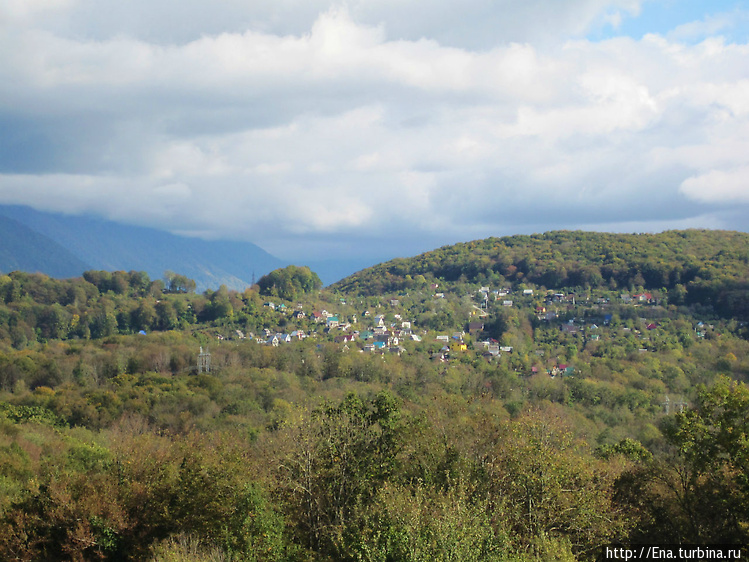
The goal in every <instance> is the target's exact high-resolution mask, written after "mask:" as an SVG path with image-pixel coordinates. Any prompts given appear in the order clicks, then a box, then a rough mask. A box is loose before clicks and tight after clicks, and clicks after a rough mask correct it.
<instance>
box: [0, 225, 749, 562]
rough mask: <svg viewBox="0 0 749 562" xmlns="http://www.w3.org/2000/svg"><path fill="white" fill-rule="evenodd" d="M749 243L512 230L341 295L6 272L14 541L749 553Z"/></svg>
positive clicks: (85, 555) (284, 550)
mask: <svg viewBox="0 0 749 562" xmlns="http://www.w3.org/2000/svg"><path fill="white" fill-rule="evenodd" d="M746 247H747V246H746V235H744V234H739V233H729V232H701V231H699V232H698V231H687V232H669V233H664V234H661V235H631V236H623V235H610V234H593V233H550V234H546V235H538V236H520V237H509V238H502V239H490V240H486V241H480V242H473V243H470V244H460V245H457V246H454V247H449V248H442V249H440V250H436V251H434V252H430V253H428V254H425V255H423V256H419V257H417V258H413V259H410V260H396V261H393V262H389V263H387V264H382V265H380V266H377V267H375V268H372V269H370V270H367V271H364V272H361V273H360V274H357V275H356V276H354V277H352V278H349V279H347V280H344V281H343V282H341V283H340V284H338V285H337V286H335V287H333V288H328V289H321V288H320V282H319V278H317V276H316V274H314V273H313V272H311V271H310V270H309V269H308V268H298V267H288V268H284V269H282V270H277V271H274V272H272V273H270V274H269V275H268V276H266V277H263V278H262V279H261V280H260V283H259V284H258V286H255V287H252V288H248V289H247V290H244V291H242V292H238V291H233V290H229V289H227V288H226V287H221V288H219V289H218V290H216V291H205V292H203V293H197V292H195V282H194V281H193V280H191V279H189V278H188V277H186V276H185V275H183V274H178V273H173V272H166V273H165V274H164V278H163V279H151V278H150V277H149V276H148V274H146V273H145V272H141V271H129V272H124V271H114V272H109V271H95V270H90V271H86V272H84V273H83V275H82V277H78V278H72V279H65V280H56V279H51V278H49V277H47V276H45V275H41V274H28V273H22V272H11V273H9V274H7V275H2V276H0V559H4V560H5V559H7V560H52V561H54V560H60V561H62V560H108V561H121V560H150V561H154V562H156V561H173V560H174V561H176V560H179V561H208V560H231V561H253V562H255V561H268V562H270V561H287V562H330V561H333V560H335V561H344V562H347V561H350V562H354V561H356V562H365V561H366V562H382V561H386V560H393V561H404V562H411V561H413V562H417V561H425V560H429V561H432V560H436V561H450V560H460V561H467V562H471V561H476V562H484V561H497V562H499V561H508V562H509V561H512V562H542V561H546V560H564V561H592V560H595V559H596V558H597V557H598V556H599V554H600V553H601V549H602V547H604V546H605V545H610V544H637V545H639V544H654V543H655V544H700V545H708V544H724V545H734V546H737V547H745V546H746V544H747V543H748V542H749V508H748V507H747V506H749V487H748V486H747V482H749V472H748V470H749V469H748V468H747V462H746V460H747V458H749V448H747V443H749V427H748V426H747V421H746V420H747V419H749V390H748V389H747V384H746V383H747V381H748V380H749V338H748V337H747V336H749V332H748V331H747V324H746V321H745V316H744V314H745V312H744V311H745V309H744V308H741V303H745V302H746V300H747V297H746V287H745V280H746V279H747V276H746V268H747V259H746V256H747V254H746V250H745V248H746ZM552 272H553V274H552ZM743 554H744V556H745V555H746V554H747V553H746V552H743Z"/></svg>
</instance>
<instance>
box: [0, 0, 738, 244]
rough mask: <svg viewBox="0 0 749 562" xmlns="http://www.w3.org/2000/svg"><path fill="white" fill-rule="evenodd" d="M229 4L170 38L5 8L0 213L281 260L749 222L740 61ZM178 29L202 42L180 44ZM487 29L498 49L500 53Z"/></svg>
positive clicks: (187, 6) (543, 22) (129, 25)
mask: <svg viewBox="0 0 749 562" xmlns="http://www.w3.org/2000/svg"><path fill="white" fill-rule="evenodd" d="M0 1H2V0H0ZM224 2H225V4H223V5H222V6H223V8H225V12H224V11H222V10H215V9H214V8H215V5H214V4H211V5H208V4H206V3H203V2H197V1H194V2H185V3H184V5H183V12H180V15H179V16H175V17H176V18H177V20H178V21H177V22H176V23H174V24H173V27H174V28H173V29H172V27H170V26H172V24H168V25H166V24H165V25H166V27H165V28H164V29H163V30H162V29H161V27H159V26H158V25H156V24H155V23H154V24H153V26H151V24H149V22H148V18H144V21H140V22H139V21H136V20H135V19H133V20H132V21H129V20H127V17H126V16H127V14H130V12H129V11H128V10H131V9H134V8H132V7H131V8H126V7H124V5H120V4H118V5H116V6H115V5H114V4H109V3H105V4H109V6H110V7H111V14H105V13H104V12H103V11H102V9H101V8H99V7H97V6H96V5H95V3H94V2H93V1H92V0H78V1H77V2H72V0H71V2H70V3H68V4H67V5H63V4H61V7H60V8H59V9H58V10H57V11H56V15H55V14H52V15H49V14H46V15H45V16H44V17H42V15H41V12H42V11H43V10H42V11H40V10H36V11H34V10H29V11H27V12H24V13H23V14H21V11H20V8H15V12H13V13H12V14H11V16H8V17H9V18H15V21H16V22H21V23H20V24H19V25H18V26H17V27H16V28H14V29H13V30H9V29H8V27H6V28H5V29H4V30H3V31H8V32H7V33H0V49H2V51H3V52H4V53H9V54H10V55H9V56H7V57H4V58H3V59H1V60H0V79H1V80H2V81H3V83H4V84H6V85H7V87H5V88H4V89H3V91H2V92H0V123H1V124H2V125H3V128H4V135H3V138H2V139H0V202H6V203H11V202H12V203H29V204H33V205H35V206H37V207H39V208H44V209H47V210H53V209H59V210H63V211H66V212H82V211H88V212H96V213H100V214H102V215H105V216H108V217H110V218H116V219H118V220H123V221H128V222H136V223H139V224H149V225H151V226H157V227H162V228H169V229H172V230H177V229H179V230H180V231H190V232H201V233H203V234H205V235H211V236H214V237H216V236H226V237H232V238H237V237H244V238H247V239H249V240H252V241H254V242H257V243H260V244H261V245H263V244H264V245H265V246H266V247H268V248H269V249H275V250H278V249H279V248H280V249H281V251H282V252H287V253H286V254H285V257H286V256H288V255H289V254H288V252H291V251H293V250H290V248H291V245H289V244H288V240H290V239H292V238H293V237H295V236H300V235H303V236H305V237H307V238H308V239H312V238H313V237H315V240H318V241H323V240H328V241H329V242H331V243H333V242H335V243H336V244H339V242H340V238H341V237H351V236H356V237H358V238H359V239H362V240H363V239H369V240H372V241H375V240H377V239H381V238H382V237H383V236H389V237H390V239H394V238H397V237H396V234H395V233H397V234H398V236H400V237H401V238H409V237H411V238H414V239H416V238H419V239H422V240H426V239H432V240H437V239H439V240H440V241H444V240H449V239H451V238H452V239H455V240H461V239H467V238H469V237H478V236H485V235H490V234H501V233H511V232H508V231H507V229H509V228H512V229H514V230H519V231H522V230H526V229H542V230H547V229H549V228H561V227H565V226H569V225H577V226H579V225H586V224H590V225H605V224H619V225H629V224H648V225H650V224H659V221H660V224H664V225H672V224H693V222H695V221H696V223H699V221H708V220H709V221H712V222H710V223H709V224H715V223H719V222H720V220H722V219H721V218H720V217H721V216H723V215H721V213H728V212H731V213H734V214H733V215H732V216H734V217H736V216H737V215H736V214H735V213H736V212H737V209H738V211H739V212H743V213H744V215H746V214H747V211H749V197H747V188H746V184H745V183H743V181H744V178H746V177H747V166H749V161H748V160H747V156H746V155H747V154H749V102H748V101H747V100H749V81H748V80H747V79H746V76H749V47H748V46H747V45H744V44H734V43H730V42H727V41H726V40H722V39H716V38H708V39H706V40H704V41H702V42H700V43H697V44H692V45H690V44H685V43H681V42H677V41H675V40H673V39H672V38H670V37H665V36H659V35H647V36H645V37H644V38H643V39H642V40H634V39H631V38H625V37H621V38H616V39H611V40H607V41H601V42H592V41H588V40H584V39H575V40H567V39H566V38H567V37H569V36H570V35H574V34H579V33H582V32H583V31H584V30H585V29H589V28H590V26H592V25H598V23H596V22H602V21H604V20H605V19H606V18H609V19H610V18H611V17H613V16H612V15H613V14H616V13H617V12H626V13H629V14H635V13H637V10H638V9H639V6H640V2H638V1H631V2H625V1H623V0H622V1H614V0H610V1H605V0H578V1H575V2H570V3H559V2H544V1H542V0H532V1H529V2H527V3H524V4H523V5H522V6H520V5H518V3H511V2H509V1H507V2H499V3H498V4H497V5H496V6H493V5H491V4H489V3H485V2H483V1H479V0H471V1H469V2H467V3H460V4H459V3H450V2H437V3H429V4H427V3H426V1H425V0H413V1H411V2H395V0H378V1H377V2H368V3H367V2H363V1H353V0H351V1H349V2H348V3H347V8H346V9H344V8H341V7H333V8H331V9H322V8H324V7H325V8H327V6H328V4H327V2H325V3H323V2H311V3H310V4H309V5H310V6H313V7H314V9H312V8H304V9H302V8H301V3H299V2H297V1H296V0H279V1H278V2H275V3H271V2H260V3H245V2H239V1H238V0H237V1H235V0H224ZM152 4H153V6H152V7H149V8H146V7H145V5H143V4H141V3H140V1H139V0H138V1H135V4H134V6H135V5H141V6H142V7H144V9H145V10H146V11H145V14H146V15H149V14H150V15H151V16H153V17H154V18H156V20H158V21H160V20H159V17H160V15H163V14H162V12H164V13H166V12H167V11H168V9H171V8H173V7H174V4H173V0H160V1H159V2H152ZM249 4H253V6H249ZM14 5H16V6H19V4H14ZM40 5H41V4H40ZM150 5H151V4H149V6H150ZM562 5H563V6H562ZM492 6H493V7H492ZM428 7H431V10H428V9H427V8H428ZM209 8H211V9H209ZM297 8H299V9H300V12H299V13H295V14H292V15H291V16H289V17H288V18H286V17H285V14H287V12H292V11H293V10H294V9H297ZM212 9H213V11H215V12H217V13H215V14H209V13H208V12H210V11H211V10H212ZM321 9H322V11H321ZM532 10H536V11H535V12H534V13H535V16H533V15H532V12H531V11H532ZM126 12H127V13H126ZM420 13H421V14H422V15H423V18H422V20H419V18H418V17H416V15H417V14H420ZM61 14H63V15H67V18H68V19H66V17H63V16H62V15H61ZM86 14H88V15H89V17H88V18H85V17H84V18H82V20H81V21H80V22H77V23H76V22H74V21H72V20H73V19H74V16H76V17H78V16H81V15H86ZM118 14H119V16H120V17H122V18H123V22H122V26H121V27H119V28H118V27H117V25H116V22H115V21H114V20H115V19H116V17H117V16H118ZM186 14H189V15H191V16H198V15H202V16H204V17H205V22H204V26H203V27H202V29H204V30H205V32H204V33H202V34H200V33H193V32H192V31H189V30H186V31H184V33H183V32H180V30H179V29H177V27H178V25H177V24H178V23H179V21H185V20H184V19H183V18H184V17H186ZM227 14H233V17H234V20H236V22H237V23H236V25H234V24H231V23H230V22H229V21H228V20H227V17H228V16H227ZM157 16H158V17H157ZM407 16H408V17H407ZM451 18H452V20H453V21H454V23H455V25H454V26H453V27H452V31H450V32H443V33H440V32H439V31H438V30H439V29H440V26H442V29H444V26H445V22H447V21H450V19H451ZM24 22H25V23H24ZM29 22H31V23H29ZM97 22H104V23H106V25H103V27H99V28H97V27H96V25H94V24H95V23H97ZM554 23H555V24H556V27H554V25H553V24H554ZM240 24H241V25H240ZM494 24H496V25H497V33H498V34H500V35H501V33H503V32H504V31H503V30H509V31H507V34H506V35H503V36H501V37H499V36H498V37H494V38H493V39H492V38H491V37H490V34H489V28H490V27H491V25H494ZM194 25H197V24H194ZM466 26H475V27H476V32H477V34H478V37H479V38H478V39H476V41H475V42H474V41H473V40H471V39H470V38H468V35H467V32H466V31H462V32H461V31H460V30H461V28H465V27H466ZM447 27H450V26H447ZM89 28H90V29H89ZM516 28H517V29H516ZM552 28H554V29H555V31H554V33H551V32H550V31H549V30H550V29H552ZM118 29H119V30H120V31H121V32H119V33H115V31H117V30H118ZM195 29H201V28H195ZM76 30H77V31H78V33H76ZM159 30H161V31H162V32H163V35H160V36H158V37H157V36H156V35H158V33H157V31H159ZM513 30H514V31H513ZM461 33H463V35H461ZM544 34H547V35H550V39H549V40H548V41H546V40H543V41H542V40H536V37H537V36H539V35H544ZM461 37H462V38H463V40H460V39H461ZM510 38H515V39H514V40H510ZM706 207H709V210H706ZM725 216H727V215H725ZM706 217H709V219H708V218H706ZM716 217H717V218H716ZM739 222H740V220H739V219H736V223H735V224H739ZM706 224H707V223H706ZM742 224H745V223H742ZM735 227H736V226H735ZM386 233H387V234H386Z"/></svg>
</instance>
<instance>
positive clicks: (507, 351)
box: [499, 345, 512, 353]
mask: <svg viewBox="0 0 749 562" xmlns="http://www.w3.org/2000/svg"><path fill="white" fill-rule="evenodd" d="M499 350H500V351H504V352H506V353H512V346H509V345H505V346H501V347H500V348H499Z"/></svg>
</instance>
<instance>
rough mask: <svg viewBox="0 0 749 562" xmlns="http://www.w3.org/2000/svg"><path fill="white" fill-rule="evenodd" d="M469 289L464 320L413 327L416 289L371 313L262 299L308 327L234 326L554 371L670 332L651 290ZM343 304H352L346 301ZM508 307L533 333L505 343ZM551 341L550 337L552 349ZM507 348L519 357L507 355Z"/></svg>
mask: <svg viewBox="0 0 749 562" xmlns="http://www.w3.org/2000/svg"><path fill="white" fill-rule="evenodd" d="M430 289H431V290H432V291H434V292H432V293H430V294H428V295H420V296H416V299H417V300H418V299H420V298H423V299H425V300H429V299H431V300H433V301H434V300H438V299H439V300H444V299H454V298H456V297H457V295H455V294H454V293H452V292H449V293H447V294H446V293H445V292H440V291H439V285H438V284H432V285H431V286H430ZM467 296H468V297H470V299H471V302H472V307H471V310H470V312H469V314H468V317H467V318H466V319H465V322H463V323H462V325H459V326H455V327H454V328H455V329H443V330H427V329H423V328H421V327H419V326H418V322H416V321H415V320H414V319H413V317H412V316H410V310H409V308H410V307H409V306H407V305H408V304H410V303H412V302H413V299H414V296H413V295H409V294H402V295H396V296H393V297H392V298H391V297H385V298H383V299H382V302H378V303H377V305H376V308H375V309H374V310H375V311H377V312H376V313H375V312H373V310H369V309H365V310H361V311H360V312H359V313H350V312H347V313H344V312H330V311H328V310H326V309H320V310H310V311H309V312H306V311H305V310H304V309H305V305H303V304H302V303H297V304H296V305H294V306H293V305H291V304H289V305H287V304H285V303H275V302H272V301H268V302H265V303H264V306H265V307H267V308H268V309H269V310H272V311H274V312H275V313H276V314H277V315H278V316H279V317H282V318H289V319H290V320H291V322H290V324H291V325H295V326H306V327H307V329H306V330H305V329H302V328H298V329H294V330H291V331H288V332H280V331H276V330H274V329H273V327H272V326H269V327H266V328H264V329H263V330H262V332H260V333H258V334H254V333H248V334H247V336H245V334H243V333H242V332H239V331H237V336H238V337H239V338H240V339H243V338H245V337H246V338H248V339H254V340H255V341H256V342H257V343H258V344H262V345H269V346H273V347H277V346H279V345H284V344H290V343H293V342H298V341H303V340H305V339H307V338H310V337H311V338H313V339H314V340H315V341H318V342H322V341H332V342H335V343H336V344H340V346H341V352H344V353H346V352H360V353H373V354H385V353H389V354H396V355H401V354H404V353H421V354H427V355H428V356H429V357H430V358H431V359H432V360H433V361H435V362H441V363H449V362H450V361H461V362H466V361H472V360H476V359H478V358H481V359H482V360H484V361H487V362H499V361H505V362H507V363H509V364H510V365H512V366H513V368H514V369H515V371H516V372H518V373H519V374H521V375H526V376H530V375H535V374H538V373H546V374H548V375H549V376H550V377H552V378H553V377H556V376H572V375H574V373H575V365H574V355H575V354H576V352H577V351H582V350H583V349H586V348H587V349H591V350H595V349H596V348H600V347H605V345H606V344H607V343H611V342H612V341H617V342H618V343H619V344H620V345H621V344H622V343H624V344H625V345H626V349H627V350H628V351H632V350H636V351H637V352H638V353H647V352H653V351H657V350H658V349H659V348H662V347H664V346H665V345H667V344H668V342H669V341H670V340H671V339H672V338H671V336H674V334H670V330H671V329H672V324H673V322H672V317H673V312H672V313H669V312H668V310H667V309H666V308H665V307H664V306H663V301H664V300H666V299H664V298H663V297H659V296H658V295H657V293H656V294H654V293H652V292H645V291H642V292H633V293H623V292H611V291H597V292H590V291H588V292H586V293H583V294H576V293H573V292H563V291H558V290H554V289H550V290H545V289H543V288H541V289H540V290H539V289H529V288H524V289H520V290H517V291H513V290H512V289H511V288H491V287H489V286H480V287H479V288H478V289H477V290H475V291H472V292H470V293H467ZM342 304H343V305H345V301H343V300H342ZM345 308H346V309H347V311H350V310H351V307H350V306H349V307H345ZM381 310H386V311H387V312H381ZM510 310H511V311H512V312H513V313H514V314H516V315H519V316H520V317H526V318H530V319H531V320H530V321H531V324H532V326H533V333H534V336H533V337H532V338H530V340H529V341H526V342H524V343H522V344H521V345H520V346H517V345H509V344H510V343H512V338H511V337H507V336H506V337H504V338H502V337H501V336H500V337H499V339H497V338H495V337H492V334H491V333H490V332H491V330H490V329H489V328H488V326H489V325H490V324H491V321H492V319H493V316H494V315H496V314H497V313H498V312H500V313H501V312H507V311H510ZM623 317H624V320H623V319H622V318H623ZM678 329H679V332H678V335H680V336H681V337H682V338H683V337H685V334H684V326H683V324H682V323H679V324H678ZM713 330H714V325H712V324H706V323H704V322H702V321H699V322H697V323H696V324H694V326H692V330H691V333H690V334H689V337H693V338H704V337H705V336H706V334H709V333H711V332H712V331H713ZM220 337H223V336H220ZM677 337H678V336H677ZM536 340H540V341H538V342H537V341H536ZM541 342H543V344H542V343H541ZM505 344H507V345H505ZM549 344H555V345H554V346H552V348H551V349H550V348H549V347H550V346H549ZM318 345H321V344H318ZM570 347H574V348H575V350H576V351H575V352H574V353H572V354H571V353H569V348H570ZM560 350H562V351H561V352H560ZM513 353H514V354H516V357H517V356H518V355H520V356H524V357H525V359H524V360H515V361H513V360H512V357H513ZM528 357H530V358H528Z"/></svg>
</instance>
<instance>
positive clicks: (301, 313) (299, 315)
mask: <svg viewBox="0 0 749 562" xmlns="http://www.w3.org/2000/svg"><path fill="white" fill-rule="evenodd" d="M305 316H307V315H306V314H305V313H304V311H303V310H297V311H295V312H294V314H292V317H293V318H298V319H299V320H301V319H302V318H304V317H305Z"/></svg>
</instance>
